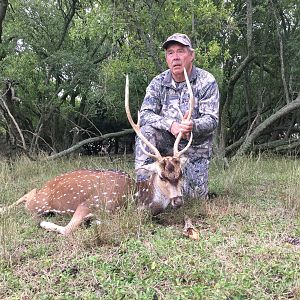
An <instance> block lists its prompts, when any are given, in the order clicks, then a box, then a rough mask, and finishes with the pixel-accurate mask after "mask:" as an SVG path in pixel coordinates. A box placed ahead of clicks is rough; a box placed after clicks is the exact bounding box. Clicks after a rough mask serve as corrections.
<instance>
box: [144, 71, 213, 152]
mask: <svg viewBox="0 0 300 300" xmlns="http://www.w3.org/2000/svg"><path fill="white" fill-rule="evenodd" d="M189 79H190V82H191V87H192V90H193V93H194V97H195V107H194V111H193V115H192V120H193V123H194V125H193V136H194V139H193V143H192V145H193V148H194V150H196V151H197V153H199V155H201V156H204V157H210V156H211V151H212V149H211V148H212V145H211V144H212V134H213V131H214V130H215V129H216V128H217V126H218V115H219V89H218V85H217V82H216V80H215V78H214V77H213V75H211V74H210V73H209V72H207V71H205V70H203V69H200V68H197V67H193V69H192V72H191V74H190V77H189ZM188 108H189V93H188V89H187V85H186V83H185V82H181V83H179V84H178V83H175V82H174V80H173V79H172V76H171V72H170V70H167V71H165V72H163V73H161V74H159V75H158V76H156V77H155V78H154V79H153V80H152V81H151V83H150V84H149V86H148V87H147V90H146V95H145V98H144V101H143V104H142V107H141V114H140V117H141V126H143V125H145V124H148V125H151V126H153V127H154V128H157V129H164V130H167V131H170V129H171V125H172V123H173V122H174V121H177V122H179V123H180V122H181V118H182V117H181V113H182V115H184V113H185V112H186V111H187V110H188ZM179 110H180V111H181V113H180V112H179Z"/></svg>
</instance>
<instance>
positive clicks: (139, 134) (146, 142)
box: [125, 75, 162, 160]
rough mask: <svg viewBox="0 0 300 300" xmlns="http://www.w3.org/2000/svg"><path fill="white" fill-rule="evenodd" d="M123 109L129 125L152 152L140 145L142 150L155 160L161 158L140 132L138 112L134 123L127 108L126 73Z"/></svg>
mask: <svg viewBox="0 0 300 300" xmlns="http://www.w3.org/2000/svg"><path fill="white" fill-rule="evenodd" d="M125 111H126V115H127V118H128V121H129V123H130V125H131V126H132V128H133V130H134V131H135V133H136V134H137V136H138V137H139V138H140V139H141V140H142V141H143V142H144V143H145V144H146V145H147V146H148V147H149V149H150V150H152V151H153V152H154V154H152V153H149V152H148V151H146V150H145V149H144V147H143V146H142V147H141V149H142V151H143V152H144V153H145V154H146V155H148V156H149V157H152V158H154V159H156V160H161V159H162V156H161V154H160V153H159V151H158V149H157V148H156V147H155V146H154V145H152V144H151V143H150V142H149V141H148V140H147V139H146V137H145V136H144V135H143V134H142V133H141V128H140V114H139V113H138V120H137V123H136V124H135V123H134V121H133V119H132V116H131V113H130V108H129V78H128V75H126V85H125Z"/></svg>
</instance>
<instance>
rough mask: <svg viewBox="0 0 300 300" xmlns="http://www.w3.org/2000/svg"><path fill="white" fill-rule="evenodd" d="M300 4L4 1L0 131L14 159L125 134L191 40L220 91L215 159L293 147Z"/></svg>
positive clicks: (290, 0) (298, 103)
mask: <svg viewBox="0 0 300 300" xmlns="http://www.w3.org/2000/svg"><path fill="white" fill-rule="evenodd" d="M299 12H300V5H299V1H296V0H281V1H277V0H262V1H261V0H260V1H255V0H247V1H240V0H232V1H223V0H222V1H220V0H214V1H213V0H205V1H200V0H193V1H191V0H183V1H182V0H180V1H178V0H176V1H167V0H141V1H131V0H126V1H116V0H113V1H112V0H110V1H106V0H104V1H101V0H90V1H81V0H50V1H39V0H30V1H28V0H26V1H25V0H10V1H8V0H1V1H0V82H1V85H2V87H3V89H2V93H1V94H0V112H1V113H0V133H5V134H6V135H7V139H8V140H9V142H10V144H9V145H10V150H13V149H14V148H16V147H17V148H18V149H22V150H23V151H24V152H26V153H27V154H30V155H31V156H32V155H35V154H37V153H38V152H39V151H41V150H43V151H47V152H48V153H50V152H52V153H54V152H59V151H62V150H64V149H67V148H69V147H71V146H72V145H76V144H77V143H78V142H79V141H82V140H83V139H87V138H89V137H95V136H101V134H104V133H110V132H116V131H119V130H121V129H124V128H128V127H129V125H128V123H127V120H126V117H125V113H124V109H123V99H124V75H125V74H129V76H130V82H131V83H130V88H131V96H130V98H131V107H132V110H133V113H136V111H137V109H138V107H139V106H140V103H141V101H142V99H143V95H144V92H145V88H146V86H147V84H148V83H149V81H150V80H151V78H152V77H153V76H154V75H156V74H157V73H158V72H160V71H162V70H164V69H165V68H166V66H165V64H164V54H163V51H162V50H161V49H160V45H161V43H162V42H163V41H164V40H165V38H166V37H167V36H168V35H170V34H172V33H174V32H184V33H187V34H188V35H189V36H190V37H191V39H192V41H193V44H194V48H195V50H196V56H197V58H196V62H195V63H196V65H198V66H200V67H202V68H204V69H207V70H209V71H210V72H212V73H213V74H214V75H215V77H216V78H217V80H218V83H219V86H220V90H221V95H222V96H221V108H220V126H219V130H218V134H217V136H216V141H215V150H216V151H215V152H216V153H217V154H218V155H220V156H221V157H224V156H232V155H234V154H242V153H244V152H248V151H259V150H266V149H268V150H274V151H276V152H284V153H286V152H287V151H290V150H292V151H296V152H297V149H299V124H300V120H299V107H300V96H299V84H300V67H299V58H300V57H299V56H300V53H299V45H300V28H299Z"/></svg>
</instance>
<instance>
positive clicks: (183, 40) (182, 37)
mask: <svg viewBox="0 0 300 300" xmlns="http://www.w3.org/2000/svg"><path fill="white" fill-rule="evenodd" d="M172 42H177V43H180V44H182V45H184V46H189V47H190V48H192V43H191V40H190V39H189V37H188V36H187V35H186V34H183V33H174V34H173V35H171V36H169V37H168V38H167V39H166V40H165V42H164V43H163V44H162V48H164V49H167V47H168V45H169V44H170V43H172Z"/></svg>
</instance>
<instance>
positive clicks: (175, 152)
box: [173, 68, 195, 157]
mask: <svg viewBox="0 0 300 300" xmlns="http://www.w3.org/2000/svg"><path fill="white" fill-rule="evenodd" d="M183 73H184V77H185V81H186V85H187V88H188V91H189V94H190V100H189V113H188V117H187V119H186V120H188V121H189V120H191V117H192V113H193V110H194V106H195V98H194V94H193V90H192V87H191V84H190V80H189V77H188V75H187V72H186V69H185V68H184V69H183ZM181 137H182V132H179V134H178V135H177V138H176V140H175V143H174V148H173V149H174V156H175V157H180V156H181V155H182V154H183V153H184V152H186V151H187V150H188V148H189V147H190V146H191V144H192V140H193V133H192V132H191V136H190V140H189V142H188V144H187V145H186V146H185V147H184V148H183V149H182V150H181V151H178V145H179V142H180V140H181Z"/></svg>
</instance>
